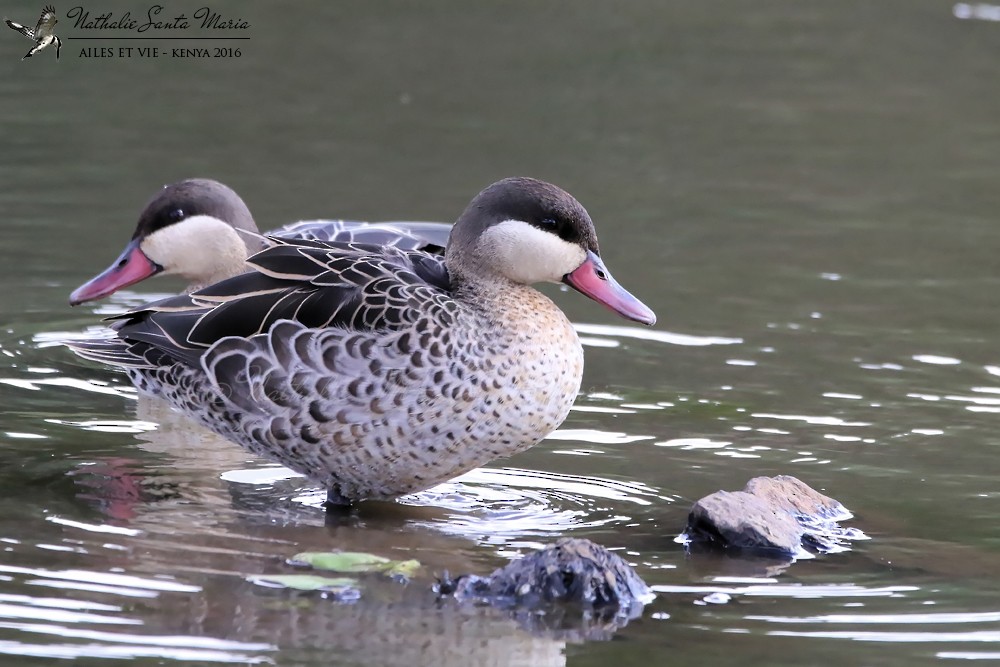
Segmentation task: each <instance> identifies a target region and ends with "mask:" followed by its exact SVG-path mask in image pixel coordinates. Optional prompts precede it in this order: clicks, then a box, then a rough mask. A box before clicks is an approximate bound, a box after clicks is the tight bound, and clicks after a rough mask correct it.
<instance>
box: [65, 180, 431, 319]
mask: <svg viewBox="0 0 1000 667" xmlns="http://www.w3.org/2000/svg"><path fill="white" fill-rule="evenodd" d="M450 232H451V225H447V224H444V223H440V222H381V223H368V222H358V221H353V220H307V221H302V222H293V223H291V224H288V225H285V226H283V227H279V228H278V229H275V230H272V231H270V232H268V233H267V234H268V235H269V236H277V237H280V238H285V239H300V240H317V241H362V242H365V243H377V244H379V245H391V246H395V247H398V248H402V249H407V250H426V251H429V252H443V251H444V246H445V244H446V243H447V241H448V234H449V233H450ZM271 243H272V242H270V241H268V240H267V238H266V237H264V236H262V235H261V234H260V233H259V232H258V231H257V225H256V224H255V223H254V220H253V216H252V215H251V214H250V209H249V208H247V205H246V204H245V203H244V202H243V199H242V198H241V197H240V196H239V195H238V194H236V192H235V191H234V190H233V189H232V188H230V187H228V186H226V185H224V184H222V183H220V182H218V181H213V180H211V179H207V178H191V179H187V180H183V181H178V182H177V183H171V184H170V185H165V186H164V187H163V188H162V189H161V190H160V191H159V192H157V193H156V194H155V195H154V196H153V198H152V199H150V200H149V203H147V204H146V206H145V207H144V208H143V210H142V213H141V214H140V215H139V222H138V224H137V225H136V228H135V232H134V233H133V234H132V240H131V241H129V243H128V245H127V246H125V249H124V250H123V251H122V253H121V255H119V256H118V259H116V260H115V261H114V262H112V264H111V265H110V266H109V267H108V268H107V269H105V270H104V271H102V272H101V273H100V274H98V275H97V276H94V277H93V278H91V279H90V280H88V281H87V282H86V283H84V284H83V285H80V287H78V288H76V289H75V290H74V291H73V293H72V294H71V295H70V297H69V303H70V305H71V306H76V305H79V304H81V303H85V302H87V301H93V300H95V299H100V298H103V297H106V296H108V295H110V294H113V293H114V292H116V291H118V290H120V289H122V288H124V287H128V286H129V285H134V284H135V283H137V282H140V281H142V280H145V279H146V278H149V277H151V276H154V275H157V274H162V275H167V276H169V275H177V276H181V277H182V278H184V279H185V280H187V281H188V283H189V284H188V286H187V288H186V290H185V291H186V292H192V291H194V290H196V289H199V288H201V287H205V286H207V285H211V284H212V283H216V282H219V281H220V280H224V279H226V278H231V277H232V276H235V275H238V274H240V273H243V272H244V271H246V270H247V265H246V259H247V257H249V256H250V255H252V254H253V253H255V252H259V251H260V250H263V249H264V248H266V247H267V246H268V245H271Z"/></svg>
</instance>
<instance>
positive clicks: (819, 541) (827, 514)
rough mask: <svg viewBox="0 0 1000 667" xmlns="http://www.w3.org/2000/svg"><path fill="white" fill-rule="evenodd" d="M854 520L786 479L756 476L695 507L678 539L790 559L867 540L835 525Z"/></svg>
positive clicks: (839, 506) (841, 508)
mask: <svg viewBox="0 0 1000 667" xmlns="http://www.w3.org/2000/svg"><path fill="white" fill-rule="evenodd" d="M852 516H853V515H852V514H851V512H850V511H849V510H848V509H847V508H846V507H844V506H843V505H842V504H841V503H839V502H838V501H836V500H834V499H833V498H830V497H828V496H825V495H823V494H822V493H820V492H818V491H816V490H815V489H813V488H811V487H810V486H809V485H808V484H805V483H804V482H802V481H801V480H799V479H797V478H795V477H791V476H789V475H779V476H777V477H755V478H754V479H751V480H750V481H749V482H747V485H746V487H744V489H743V490H742V491H732V492H731V491H717V492H716V493H713V494H711V495H709V496H705V497H704V498H702V499H701V500H699V501H698V502H696V503H695V504H694V507H692V508H691V513H690V514H689V515H688V527H687V530H686V531H685V532H684V534H683V535H682V536H681V538H682V541H684V542H685V543H687V544H689V545H702V546H712V547H719V548H724V549H739V550H749V551H753V552H758V553H769V552H771V553H774V554H776V555H780V556H784V557H789V558H795V557H800V556H803V555H808V553H809V552H808V551H806V548H808V549H811V550H813V551H819V552H831V551H838V550H844V549H846V546H845V540H856V539H867V536H865V534H864V533H862V532H861V531H859V530H856V529H852V528H843V527H841V526H840V525H839V524H838V523H837V522H839V521H842V520H845V519H850V518H851V517H852Z"/></svg>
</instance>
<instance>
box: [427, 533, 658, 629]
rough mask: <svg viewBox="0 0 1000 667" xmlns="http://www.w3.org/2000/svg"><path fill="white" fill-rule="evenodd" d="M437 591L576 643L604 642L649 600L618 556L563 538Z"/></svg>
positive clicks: (586, 542)
mask: <svg viewBox="0 0 1000 667" xmlns="http://www.w3.org/2000/svg"><path fill="white" fill-rule="evenodd" d="M438 588H439V591H440V592H441V593H442V594H450V595H454V596H455V598H457V599H458V600H460V601H466V602H474V603H477V604H489V605H491V606H494V607H499V608H504V609H508V610H510V611H511V612H512V615H513V616H514V618H515V619H516V620H518V622H519V623H520V624H521V625H522V626H524V627H526V628H527V629H529V630H532V631H550V632H551V631H562V632H563V633H564V634H568V635H571V636H573V637H575V638H579V639H584V638H586V639H599V638H607V637H609V636H610V635H611V633H612V632H613V631H614V630H616V629H618V628H620V627H622V626H624V625H625V624H626V623H628V621H629V620H631V619H633V618H637V617H638V616H639V615H640V614H641V613H642V608H643V606H644V605H645V604H646V603H648V602H650V601H651V600H652V599H653V597H654V594H653V592H652V590H651V589H650V588H649V586H647V585H646V583H645V582H644V581H643V580H642V579H641V578H639V575H637V574H636V573H635V571H634V570H633V569H632V567H631V566H630V565H629V564H628V563H626V562H625V561H624V560H623V559H622V558H621V557H620V556H618V555H617V554H615V553H613V552H611V551H608V550H607V549H605V548H604V547H602V546H601V545H599V544H595V543H594V542H591V541H590V540H585V539H578V538H563V539H561V540H559V541H558V542H556V543H555V544H553V545H550V546H548V547H545V548H544V549H540V550H538V551H536V552H534V553H532V554H529V555H527V556H525V557H523V558H520V559H518V560H516V561H513V562H511V563H510V564H508V565H506V566H504V567H502V568H500V569H498V570H496V571H494V572H493V573H492V574H491V575H489V576H488V577H480V576H476V575H463V576H460V577H456V578H455V579H453V580H450V579H445V580H444V581H441V582H440V583H439V587H438ZM541 611H544V613H539V612H541Z"/></svg>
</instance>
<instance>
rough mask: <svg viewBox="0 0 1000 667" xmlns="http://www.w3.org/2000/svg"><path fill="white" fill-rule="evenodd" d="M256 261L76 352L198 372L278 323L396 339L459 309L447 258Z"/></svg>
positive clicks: (361, 250)
mask: <svg viewBox="0 0 1000 667" xmlns="http://www.w3.org/2000/svg"><path fill="white" fill-rule="evenodd" d="M269 240H271V241H273V242H275V243H276V245H274V246H272V247H270V248H267V249H265V250H263V251H261V252H259V253H257V254H256V255H254V256H253V257H251V258H250V259H249V260H247V263H248V264H249V265H250V266H251V268H252V269H253V270H251V271H250V272H248V273H244V274H242V275H239V276H236V277H234V278H230V279H228V280H224V281H222V282H219V283H216V284H215V285H210V286H209V287H207V288H205V289H202V290H199V291H197V292H193V293H192V294H189V295H183V296H178V297H171V298H168V299H164V300H162V301H158V302H156V303H153V304H149V305H147V306H144V307H143V308H140V309H137V310H133V311H130V312H128V313H124V314H122V315H118V316H115V317H113V318H109V319H112V320H116V321H115V323H114V324H113V325H112V326H113V327H114V328H115V329H117V331H118V337H117V338H116V339H110V340H105V341H78V342H74V343H72V344H71V345H70V347H72V348H73V349H74V350H75V351H76V352H77V353H78V354H80V355H81V356H83V357H86V358H89V359H93V360H96V361H101V362H103V363H108V364H111V365H115V366H131V367H144V368H155V367H161V366H164V365H169V364H172V363H174V362H181V363H183V364H186V365H189V366H194V367H197V366H198V365H199V364H200V363H201V358H202V356H203V355H204V353H205V351H206V350H208V348H210V347H212V346H213V345H215V344H216V343H218V342H219V341H221V340H222V339H233V338H238V339H244V340H245V339H247V338H250V337H253V336H258V335H259V334H264V333H267V332H268V331H269V330H270V329H271V328H272V327H273V326H274V325H275V323H277V322H279V321H283V320H287V321H291V322H294V323H296V324H298V325H300V326H301V327H304V328H307V329H313V330H316V329H337V330H340V331H346V332H350V331H383V330H387V331H392V330H399V329H402V328H404V327H407V326H411V325H413V324H414V323H415V322H416V321H417V320H419V319H426V318H427V317H428V316H430V317H432V318H437V319H441V320H442V321H445V320H450V319H451V314H452V313H453V312H454V311H455V309H456V308H457V305H456V303H455V302H454V300H453V299H452V296H451V292H450V289H451V286H450V281H449V278H448V272H447V270H446V269H445V266H444V260H443V258H441V257H439V256H436V255H431V254H428V253H424V252H419V251H407V250H399V249H397V248H392V247H385V246H376V245H369V244H362V243H323V242H320V241H300V242H297V243H292V242H290V241H288V240H287V239H286V240H282V239H278V238H276V237H269Z"/></svg>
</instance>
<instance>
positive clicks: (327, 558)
mask: <svg viewBox="0 0 1000 667" xmlns="http://www.w3.org/2000/svg"><path fill="white" fill-rule="evenodd" d="M288 562H289V563H291V564H293V565H302V564H304V565H311V566H312V567H314V568H316V569H318V570H330V571H332V572H355V573H357V572H384V573H385V574H388V575H395V576H400V577H411V576H413V575H414V574H415V573H416V571H417V570H419V569H420V561H417V560H391V559H389V558H383V557H382V556H376V555H375V554H368V553H363V552H358V551H307V552H303V553H300V554H295V555H294V556H292V558H291V559H290V560H289V561H288Z"/></svg>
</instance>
